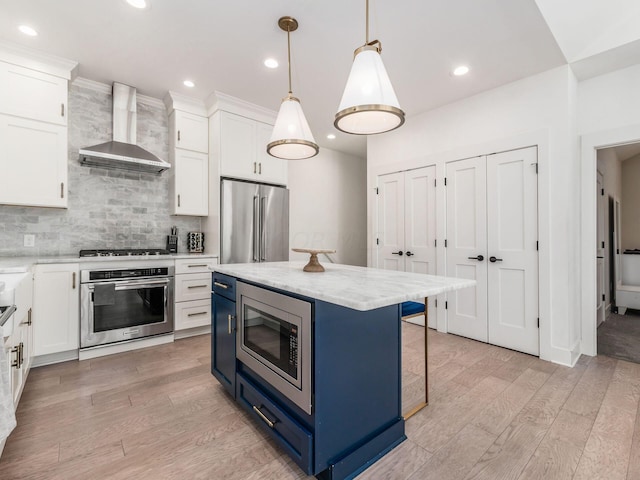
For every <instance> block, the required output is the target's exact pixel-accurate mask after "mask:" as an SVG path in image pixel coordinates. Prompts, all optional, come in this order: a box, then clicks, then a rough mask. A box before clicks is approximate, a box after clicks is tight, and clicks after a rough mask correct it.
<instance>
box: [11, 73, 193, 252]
mask: <svg viewBox="0 0 640 480" xmlns="http://www.w3.org/2000/svg"><path fill="white" fill-rule="evenodd" d="M137 110H138V113H137V123H138V132H137V135H138V145H140V146H141V147H143V148H145V149H147V150H149V151H150V152H152V153H154V154H155V155H157V156H159V157H160V158H162V159H163V160H167V161H168V160H169V129H168V119H167V113H166V110H165V109H164V108H162V107H153V106H149V105H147V104H144V103H140V102H139V103H138V105H137ZM111 132H112V113H111V95H110V94H106V93H104V92H101V91H96V90H93V89H90V88H86V87H80V86H77V85H72V86H71V88H70V91H69V178H68V192H69V199H68V208H67V209H58V208H40V207H17V206H10V205H0V256H24V255H26V256H43V255H77V254H78V251H79V250H81V249H85V248H147V247H149V248H165V245H166V236H167V235H168V234H169V233H170V228H171V226H172V225H175V226H177V227H178V229H179V237H180V242H179V245H178V251H180V252H183V251H186V237H187V232H190V231H200V230H201V221H200V218H199V217H184V216H171V215H170V214H169V175H170V173H169V172H164V173H163V174H162V175H152V174H147V173H134V172H127V171H125V170H106V169H102V168H95V167H83V166H81V165H80V163H79V161H78V150H79V149H80V148H82V147H87V146H91V145H96V144H98V143H103V142H107V141H109V140H111V136H112V133H111ZM25 234H33V235H35V247H24V246H23V243H24V235H25Z"/></svg>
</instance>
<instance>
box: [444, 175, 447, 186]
mask: <svg viewBox="0 0 640 480" xmlns="http://www.w3.org/2000/svg"><path fill="white" fill-rule="evenodd" d="M444 186H445V187H446V186H447V177H444Z"/></svg>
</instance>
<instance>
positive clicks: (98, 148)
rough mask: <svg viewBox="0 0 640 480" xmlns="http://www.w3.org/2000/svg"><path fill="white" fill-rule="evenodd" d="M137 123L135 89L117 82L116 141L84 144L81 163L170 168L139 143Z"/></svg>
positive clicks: (150, 170)
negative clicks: (137, 141)
mask: <svg viewBox="0 0 640 480" xmlns="http://www.w3.org/2000/svg"><path fill="white" fill-rule="evenodd" d="M136 127H137V124H136V89H135V88H134V87H130V86H128V85H124V84H122V83H114V84H113V141H111V142H106V143H101V144H100V145H95V146H93V147H87V148H81V149H80V151H79V159H80V163H81V164H82V165H85V166H95V167H102V168H119V169H124V170H132V171H136V172H146V173H155V174H160V173H162V172H164V171H165V170H167V169H169V168H171V164H170V163H167V162H165V161H164V160H161V159H159V158H158V157H156V156H155V155H154V154H153V153H151V152H148V151H146V150H145V149H144V148H141V147H139V146H137V145H136Z"/></svg>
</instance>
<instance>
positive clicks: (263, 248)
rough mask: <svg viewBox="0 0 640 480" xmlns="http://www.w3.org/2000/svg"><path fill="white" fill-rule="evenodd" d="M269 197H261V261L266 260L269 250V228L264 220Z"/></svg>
mask: <svg viewBox="0 0 640 480" xmlns="http://www.w3.org/2000/svg"><path fill="white" fill-rule="evenodd" d="M266 203H267V197H262V198H261V199H260V235H261V237H262V238H261V240H262V241H261V242H260V261H261V262H264V261H266V260H267V259H266V256H265V255H266V252H267V229H266V228H265V226H264V220H265V218H264V217H265V215H266V211H267V205H266Z"/></svg>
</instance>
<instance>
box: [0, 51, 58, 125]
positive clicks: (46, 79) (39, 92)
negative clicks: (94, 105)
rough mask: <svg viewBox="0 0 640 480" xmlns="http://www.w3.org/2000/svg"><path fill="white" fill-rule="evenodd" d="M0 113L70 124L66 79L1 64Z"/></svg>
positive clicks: (8, 64)
mask: <svg viewBox="0 0 640 480" xmlns="http://www.w3.org/2000/svg"><path fill="white" fill-rule="evenodd" d="M0 86H2V88H0V111H2V113H6V114H8V115H15V116H18V117H24V118H30V119H32V120H40V121H42V122H48V123H55V124H58V125H66V124H67V80H66V79H64V78H61V77H57V76H54V75H49V74H47V73H42V72H38V71H35V70H31V69H29V68H24V67H20V66H18V65H12V64H10V63H4V62H0Z"/></svg>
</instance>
